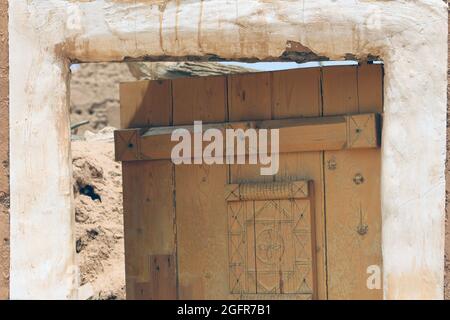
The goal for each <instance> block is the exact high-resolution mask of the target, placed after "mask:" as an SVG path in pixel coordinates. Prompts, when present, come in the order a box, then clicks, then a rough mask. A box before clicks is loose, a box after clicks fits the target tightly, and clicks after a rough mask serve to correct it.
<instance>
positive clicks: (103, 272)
mask: <svg viewBox="0 0 450 320" xmlns="http://www.w3.org/2000/svg"><path fill="white" fill-rule="evenodd" d="M104 131H107V132H108V135H106V137H107V138H108V137H111V134H110V133H112V131H111V130H109V128H106V129H104V130H102V131H101V132H100V134H99V135H93V136H91V137H90V138H89V139H88V140H87V141H74V142H73V143H72V157H73V177H74V179H73V187H74V196H75V220H76V249H77V256H78V263H79V267H80V280H81V285H82V286H83V285H88V286H90V287H91V290H89V291H91V292H90V293H89V294H88V296H87V297H85V298H92V299H124V298H125V265H124V246H123V210H122V172H121V165H120V163H119V162H115V161H114V160H113V159H114V144H113V143H112V140H111V139H109V140H108V139H106V140H98V138H99V137H100V138H101V137H102V133H104Z"/></svg>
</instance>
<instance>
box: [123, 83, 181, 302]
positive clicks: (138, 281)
mask: <svg viewBox="0 0 450 320" xmlns="http://www.w3.org/2000/svg"><path fill="white" fill-rule="evenodd" d="M120 101H121V123H122V126H123V128H125V129H127V128H136V127H148V126H154V125H159V126H161V125H166V126H167V125H170V124H171V121H172V95H171V83H170V81H139V82H133V83H124V84H121V86H120ZM122 179H123V186H124V187H123V206H124V238H125V271H126V297H127V299H153V298H155V299H158V298H160V297H161V296H160V294H163V293H162V292H161V291H160V289H158V290H156V289H154V288H155V287H152V286H153V284H151V281H154V279H153V278H152V277H154V276H155V274H154V273H152V270H153V269H152V268H153V267H152V265H151V261H152V260H151V257H152V256H155V255H168V256H172V257H176V228H175V223H176V220H175V218H176V217H175V206H174V203H175V200H174V191H175V186H174V182H175V177H174V169H173V164H172V163H171V162H170V161H169V160H161V161H143V162H123V163H122ZM165 267H166V268H169V265H168V264H161V265H160V269H161V268H165ZM160 271H161V273H160V274H161V275H163V277H162V278H161V279H160V280H158V281H159V282H158V286H159V287H158V288H160V287H161V286H164V283H163V282H165V281H166V282H167V283H166V286H167V290H165V291H164V297H165V296H167V295H170V296H172V297H175V296H176V295H177V291H176V286H175V287H174V286H173V283H174V282H176V277H177V271H176V259H173V260H172V264H171V265H170V269H168V270H166V271H164V270H160ZM169 275H171V277H169ZM149 282H150V287H149ZM155 290H156V291H155ZM170 290H172V291H173V292H171V293H170V294H169V291H170Z"/></svg>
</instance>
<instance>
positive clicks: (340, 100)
mask: <svg viewBox="0 0 450 320" xmlns="http://www.w3.org/2000/svg"><path fill="white" fill-rule="evenodd" d="M358 70H359V67H358V68H357V67H346V68H334V67H333V68H331V67H330V68H324V69H323V101H324V105H323V113H324V115H333V114H337V113H341V114H342V113H353V114H355V113H359V112H360V110H359V105H358V101H361V102H362V103H363V106H364V111H365V112H370V111H372V112H374V111H377V112H381V111H382V110H381V108H382V106H381V105H380V104H379V103H380V102H381V99H380V98H379V97H378V98H377V97H376V96H375V93H374V92H378V95H380V94H381V91H380V90H379V88H380V86H379V85H376V86H375V87H373V88H372V87H371V86H370V85H368V84H367V83H366V82H367V79H368V78H371V77H372V76H368V75H367V74H365V73H366V72H370V71H369V70H370V69H369V67H363V69H362V70H361V72H360V74H361V75H363V74H364V76H362V77H360V78H359V77H358V76H357V75H358ZM373 70H375V69H373ZM378 74H380V73H378ZM358 79H359V80H360V83H361V90H358V82H357V81H358ZM372 81H373V79H372ZM381 81H382V79H381V78H379V79H378V82H379V83H380V82H381ZM372 90H374V91H372ZM377 90H379V91H377ZM368 93H370V94H369V95H368V96H367V95H366V94H368ZM380 159H381V158H380V149H372V150H346V151H327V152H325V158H324V164H325V168H324V170H325V171H324V172H325V190H326V216H327V224H326V233H327V267H328V278H327V279H328V298H329V299H381V298H382V295H383V292H382V290H369V289H368V288H367V284H366V280H367V278H368V277H369V274H367V268H368V267H369V266H371V265H378V266H380V267H381V266H382V263H381V200H380V163H381V161H380Z"/></svg>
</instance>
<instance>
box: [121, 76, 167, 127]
mask: <svg viewBox="0 0 450 320" xmlns="http://www.w3.org/2000/svg"><path fill="white" fill-rule="evenodd" d="M171 123H172V82H171V81H170V80H156V81H155V80H153V81H148V80H144V81H136V82H125V83H121V84H120V127H121V128H123V129H125V128H145V127H150V126H163V125H169V124H171Z"/></svg>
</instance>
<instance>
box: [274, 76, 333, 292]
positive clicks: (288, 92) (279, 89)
mask: <svg viewBox="0 0 450 320" xmlns="http://www.w3.org/2000/svg"><path fill="white" fill-rule="evenodd" d="M320 81H321V70H320V69H319V68H311V69H294V70H286V71H277V72H274V73H273V82H272V83H273V90H272V94H273V107H272V114H273V119H284V118H298V117H319V116H321V115H322V106H321V99H322V97H321V84H320ZM322 163H323V152H321V151H319V152H296V153H285V154H283V155H282V156H281V157H280V168H279V171H278V173H277V174H276V176H275V180H276V181H286V180H287V181H289V180H299V179H305V180H312V181H314V182H313V184H314V189H313V188H310V191H311V190H314V192H315V197H314V202H311V206H312V207H314V210H312V212H315V215H314V216H313V217H312V218H313V219H314V221H315V222H314V223H313V225H314V226H315V227H314V228H313V230H312V231H313V233H314V239H315V250H314V251H313V254H314V255H315V259H314V261H315V265H314V270H315V277H314V282H315V285H314V287H315V288H316V290H315V291H314V298H315V299H317V298H318V299H326V298H327V288H326V241H325V211H324V190H323V189H324V184H323V166H322Z"/></svg>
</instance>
